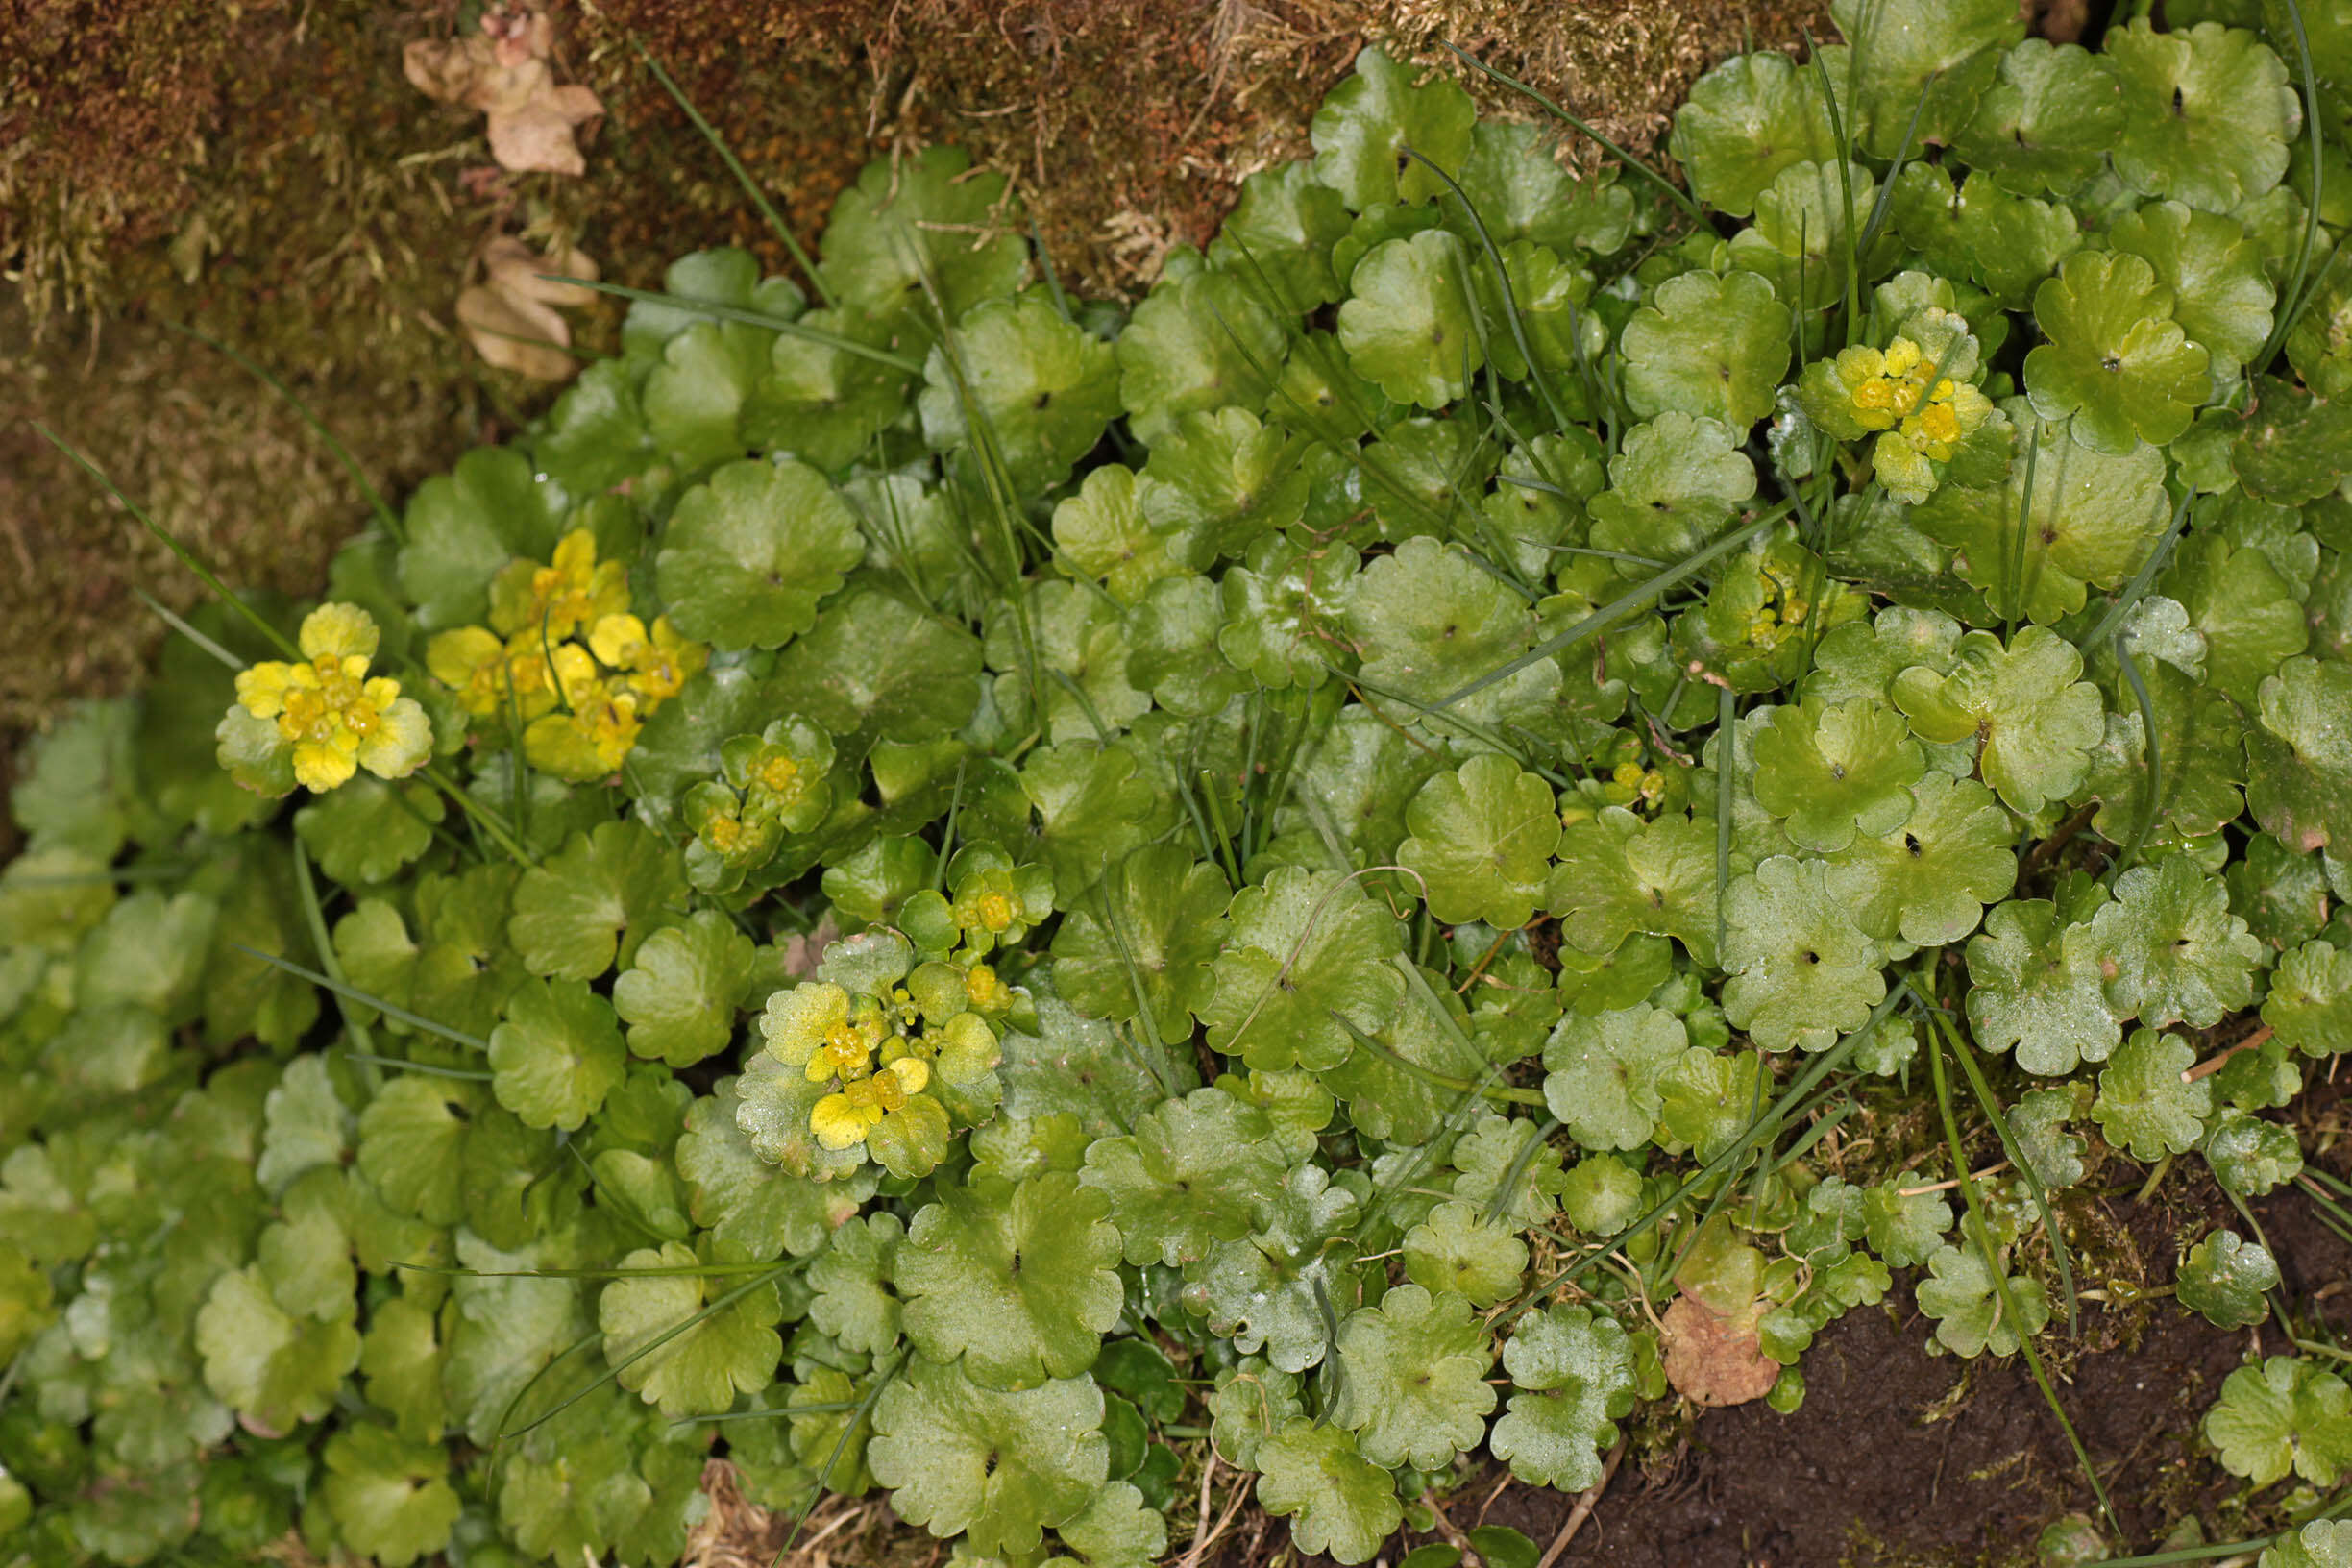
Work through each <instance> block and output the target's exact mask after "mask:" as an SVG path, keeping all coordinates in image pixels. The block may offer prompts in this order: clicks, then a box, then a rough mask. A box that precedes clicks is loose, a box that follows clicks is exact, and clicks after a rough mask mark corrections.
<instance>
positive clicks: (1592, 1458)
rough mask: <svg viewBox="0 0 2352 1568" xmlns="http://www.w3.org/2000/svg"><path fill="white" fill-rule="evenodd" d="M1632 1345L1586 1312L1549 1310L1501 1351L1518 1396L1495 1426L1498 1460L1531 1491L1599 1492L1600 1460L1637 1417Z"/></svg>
mask: <svg viewBox="0 0 2352 1568" xmlns="http://www.w3.org/2000/svg"><path fill="white" fill-rule="evenodd" d="M1633 1359H1634V1353H1633V1343H1632V1341H1631V1340H1630V1339H1629V1338H1628V1337H1627V1336H1626V1332H1625V1330H1624V1329H1622V1328H1620V1327H1618V1325H1617V1323H1616V1321H1615V1320H1614V1319H1612V1318H1609V1317H1605V1316H1601V1315H1598V1314H1596V1313H1595V1312H1594V1311H1593V1310H1592V1309H1591V1308H1589V1307H1549V1308H1546V1309H1544V1310H1543V1311H1536V1312H1531V1313H1530V1314H1529V1315H1528V1316H1527V1317H1525V1318H1522V1319H1521V1320H1520V1321H1519V1323H1518V1324H1517V1325H1516V1326H1515V1327H1514V1328H1513V1329H1512V1330H1511V1336H1510V1338H1509V1340H1508V1341H1507V1343H1505V1345H1504V1346H1503V1369H1504V1370H1505V1371H1507V1372H1508V1373H1509V1374H1510V1377H1511V1383H1512V1384H1513V1385H1514V1388H1515V1390H1516V1391H1514V1392H1513V1393H1512V1395H1511V1399H1510V1409H1509V1412H1508V1413H1507V1414H1506V1415H1504V1416H1503V1418H1502V1419H1500V1420H1498V1421H1497V1422H1496V1423H1495V1427H1494V1436H1493V1438H1492V1446H1493V1448H1494V1452H1495V1457H1496V1458H1500V1459H1504V1460H1506V1461H1507V1462H1508V1463H1509V1465H1510V1467H1511V1474H1512V1475H1514V1476H1516V1477H1518V1478H1519V1479H1520V1480H1521V1481H1523V1482H1527V1483H1528V1484H1529V1485H1531V1486H1551V1487H1556V1488H1557V1489H1558V1490H1560V1491H1563V1492H1578V1491H1583V1490H1586V1489H1588V1488H1590V1487H1592V1486H1595V1485H1598V1484H1599V1483H1600V1481H1601V1468H1602V1466H1601V1456H1602V1454H1603V1453H1604V1452H1605V1451H1606V1450H1607V1449H1609V1448H1611V1447H1613V1446H1614V1445H1615V1443H1616V1441H1617V1426H1616V1423H1617V1422H1618V1421H1619V1420H1620V1419H1622V1418H1623V1417H1625V1416H1627V1415H1629V1414H1630V1413H1632V1409H1633V1397H1634V1389H1635V1380H1634V1374H1633Z"/></svg>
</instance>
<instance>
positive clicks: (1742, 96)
mask: <svg viewBox="0 0 2352 1568" xmlns="http://www.w3.org/2000/svg"><path fill="white" fill-rule="evenodd" d="M1667 147H1668V149H1669V150H1670V151H1671V152H1672V153H1673V154H1674V156H1675V159H1676V161H1677V162H1678V163H1680V164H1681V165H1682V168H1683V172H1684V173H1685V174H1686V175H1687V176H1688V177H1689V179H1690V187H1691V194H1692V195H1694V196H1696V197H1698V198H1699V199H1700V200H1701V201H1702V202H1704V203H1705V204H1706V205H1707V206H1709V207H1711V208H1715V209H1717V210H1718V211H1722V212H1727V213H1729V214H1730V215H1731V216H1733V217H1735V218H1744V217H1746V216H1747V215H1748V214H1749V213H1751V212H1752V211H1754V210H1755V199H1756V195H1757V193H1758V192H1760V191H1762V190H1764V189H1765V188H1766V187H1767V186H1769V185H1770V184H1772V183H1773V178H1774V176H1776V175H1777V174H1778V173H1779V172H1780V171H1781V170H1782V169H1785V168H1787V167H1788V166H1789V165H1790V164H1792V163H1802V162H1807V161H1811V160H1815V159H1831V158H1835V157H1837V155H1838V137H1837V130H1836V128H1835V126H1834V125H1832V123H1831V121H1830V116H1829V107H1828V105H1827V103H1826V102H1825V100H1824V99H1823V97H1822V91H1821V83H1820V78H1819V77H1818V76H1817V75H1816V74H1815V73H1814V72H1813V71H1811V70H1810V69H1808V68H1806V67H1804V66H1801V65H1799V64H1798V63H1797V62H1796V61H1793V60H1791V59H1789V57H1788V56H1786V55H1784V54H1781V53H1780V52H1778V51H1777V50H1759V51H1757V52H1756V53H1754V54H1748V55H1733V56H1732V57H1731V58H1730V59H1728V60H1727V61H1723V63H1721V64H1719V65H1717V66H1715V67H1714V68H1713V69H1712V70H1710V71H1708V72H1707V73H1706V74H1705V75H1704V76H1702V77H1701V78H1700V79H1699V80H1698V81H1696V82H1694V83H1692V84H1691V89H1690V97H1689V98H1688V99H1686V100H1685V101H1684V102H1683V104H1682V105H1681V107H1680V108H1678V109H1677V110H1675V123H1674V134H1673V135H1672V136H1671V137H1670V138H1669V139H1668V141H1667Z"/></svg>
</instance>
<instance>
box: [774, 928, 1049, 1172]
mask: <svg viewBox="0 0 2352 1568" xmlns="http://www.w3.org/2000/svg"><path fill="white" fill-rule="evenodd" d="M926 976H927V978H926ZM910 986H911V987H912V990H911V991H910ZM959 992H961V994H960V995H959V994H958V993H959ZM966 998H968V999H969V1000H970V1001H971V1002H972V1003H973V1004H974V1005H975V1006H980V1005H990V1006H995V1005H1000V1004H1009V1003H1010V1001H1011V999H1012V995H1011V992H1010V991H1009V989H1008V988H1007V987H1006V986H1005V984H1004V982H1003V981H1001V980H999V979H998V978H997V977H996V973H995V971H994V970H992V969H991V968H989V967H988V966H987V965H985V964H978V965H974V966H972V968H970V969H969V970H968V971H965V972H963V973H961V974H959V973H958V972H957V971H956V970H955V969H954V968H953V967H951V966H948V965H944V964H941V965H929V966H925V967H924V969H923V970H922V971H920V972H919V973H918V975H917V976H916V977H915V978H914V979H913V980H911V981H910V982H909V984H908V985H898V986H894V987H892V988H891V990H890V993H889V994H888V995H887V996H882V995H869V994H855V993H852V992H847V991H845V990H844V989H843V988H841V987H840V986H837V985H834V984H832V983H831V982H828V981H811V982H808V983H806V984H803V985H800V986H798V987H796V988H795V989H793V990H792V991H789V992H777V993H776V995H774V996H773V997H771V998H770V999H769V1003H768V1007H767V1010H766V1012H765V1013H764V1014H763V1015H762V1016H761V1020H760V1029H761V1032H762V1033H763V1034H764V1035H765V1036H766V1038H767V1041H768V1049H769V1052H770V1054H771V1055H772V1056H774V1057H775V1058H776V1059H777V1060H778V1061H780V1062H782V1063H783V1064H784V1065H785V1066H788V1067H797V1068H799V1069H800V1072H801V1076H802V1077H803V1078H804V1079H805V1080H806V1081H807V1082H808V1084H809V1085H810V1086H812V1088H814V1087H816V1086H821V1085H822V1086H829V1088H828V1091H827V1092H825V1093H823V1094H821V1095H820V1096H819V1097H818V1098H817V1099H816V1101H815V1102H814V1103H813V1104H812V1105H811V1106H810V1107H809V1131H810V1133H811V1134H812V1135H814V1137H815V1138H816V1140H817V1142H818V1143H819V1144H820V1145H821V1146H822V1147H823V1148H825V1149H827V1150H830V1151H832V1152H833V1153H836V1154H840V1153H843V1152H844V1151H846V1150H851V1149H857V1148H859V1147H860V1146H861V1145H872V1146H873V1147H872V1148H871V1149H870V1150H869V1152H872V1153H874V1154H875V1155H876V1157H878V1158H879V1159H881V1161H882V1163H883V1164H885V1165H887V1166H889V1167H890V1168H892V1169H893V1170H896V1169H899V1168H900V1167H901V1166H904V1165H919V1167H920V1168H921V1169H924V1170H927V1169H929V1168H930V1167H931V1165H933V1164H937V1162H938V1160H939V1158H940V1157H941V1156H942V1155H943V1154H944V1153H945V1150H946V1139H947V1136H948V1130H949V1124H948V1119H947V1113H946V1110H945V1108H944V1106H943V1105H942V1104H941V1102H940V1100H939V1098H938V1092H939V1087H940V1086H941V1085H943V1084H945V1085H963V1086H969V1085H972V1084H975V1083H978V1082H980V1081H981V1080H983V1079H985V1078H986V1077H987V1076H988V1074H989V1073H990V1072H991V1071H992V1070H993V1069H994V1067H995V1066H996V1063H997V1061H998V1058H999V1052H998V1050H997V1045H996V1036H995V1032H994V1031H993V1030H992V1029H991V1028H990V1027H989V1025H988V1023H987V1022H986V1020H984V1019H983V1018H982V1017H980V1015H979V1014H978V1013H977V1012H973V1011H969V1010H963V1011H950V1010H954V1009H958V1008H961V1006H962V1003H963V1001H964V1000H965V999H966ZM943 1013H947V1014H948V1016H946V1017H941V1015H942V1014H943ZM926 1018H928V1019H929V1020H930V1021H929V1023H928V1025H927V1026H926V1021H925V1020H926ZM926 1090H929V1091H930V1092H925V1091H926ZM917 1156H919V1158H917Z"/></svg>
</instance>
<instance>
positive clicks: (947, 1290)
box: [896, 1171, 1122, 1388]
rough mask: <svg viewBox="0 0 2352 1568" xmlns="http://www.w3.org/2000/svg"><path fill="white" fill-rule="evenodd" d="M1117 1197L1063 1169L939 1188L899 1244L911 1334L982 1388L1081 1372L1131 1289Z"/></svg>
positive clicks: (900, 1272)
mask: <svg viewBox="0 0 2352 1568" xmlns="http://www.w3.org/2000/svg"><path fill="white" fill-rule="evenodd" d="M1110 1209H1111V1204H1110V1200H1109V1199H1108V1198H1107V1197H1105V1196H1104V1195H1103V1194H1101V1193H1100V1192H1098V1191H1096V1190H1095V1189H1094V1188H1082V1187H1080V1186H1079V1185H1078V1178H1077V1177H1075V1176H1073V1175H1071V1174H1069V1173H1068V1172H1066V1171H1046V1172H1043V1173H1041V1174H1040V1175H1037V1176H1033V1177H1031V1178H1029V1179H1028V1180H1027V1181H1024V1182H1021V1183H1018V1184H1013V1183H1008V1182H1004V1181H992V1180H986V1179H984V1180H982V1181H981V1182H979V1183H976V1184H974V1185H973V1186H971V1187H968V1188H961V1187H950V1188H942V1189H941V1191H940V1194H939V1197H938V1199H937V1200H936V1201H935V1202H932V1203H930V1204H927V1205H925V1206H924V1207H923V1209H922V1211H921V1213H918V1214H917V1215H916V1216H915V1223H914V1224H913V1225H912V1226H910V1227H909V1228H908V1230H907V1237H906V1242H905V1244H904V1245H903V1246H902V1247H900V1248H899V1251H898V1262H897V1267H896V1277H897V1285H898V1288H899V1290H900V1292H901V1293H902V1294H904V1295H905V1297H906V1298H907V1304H906V1330H907V1335H908V1337H910V1338H912V1339H913V1340H914V1341H915V1343H916V1344H917V1345H918V1346H919V1347H920V1349H921V1350H922V1353H923V1354H924V1355H926V1356H928V1357H930V1358H931V1359H932V1360H940V1361H952V1360H956V1358H958V1357H962V1358H963V1361H962V1365H963V1368H964V1371H965V1373H966V1375H967V1376H968V1377H969V1378H970V1379H971V1381H972V1382H974V1383H976V1384H980V1385H981V1386H982V1387H985V1388H1035V1387H1038V1386H1040V1385H1041V1384H1045V1383H1047V1382H1048V1381H1049V1380H1051V1379H1057V1378H1069V1377H1073V1376H1075V1375H1077V1374H1078V1373H1081V1372H1084V1371H1085V1370H1086V1369H1087V1368H1088V1367H1089V1366H1091V1365H1092V1364H1093V1362H1094V1353H1095V1351H1096V1350H1097V1349H1098V1348H1099V1347H1100V1345H1101V1343H1102V1336H1103V1335H1104V1334H1105V1333H1106V1332H1108V1331H1109V1329H1110V1327H1111V1325H1112V1324H1113V1322H1115V1320H1116V1319H1117V1317H1118V1313H1119V1304H1120V1301H1121V1299H1122V1297H1121V1295H1120V1290H1119V1283H1118V1274H1117V1267H1118V1260H1119V1250H1120V1249H1119V1234H1118V1232H1117V1230H1116V1229H1115V1228H1114V1227H1113V1226H1111V1225H1109V1224H1107V1223H1105V1221H1104V1218H1103V1216H1104V1215H1106V1214H1107V1213H1110Z"/></svg>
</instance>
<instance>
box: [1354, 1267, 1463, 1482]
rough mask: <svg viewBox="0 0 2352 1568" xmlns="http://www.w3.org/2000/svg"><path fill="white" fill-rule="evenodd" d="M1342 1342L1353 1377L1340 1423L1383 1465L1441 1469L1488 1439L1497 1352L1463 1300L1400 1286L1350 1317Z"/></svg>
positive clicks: (1360, 1449) (1363, 1450)
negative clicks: (1490, 1379) (1490, 1378)
mask: <svg viewBox="0 0 2352 1568" xmlns="http://www.w3.org/2000/svg"><path fill="white" fill-rule="evenodd" d="M1338 1344H1339V1365H1340V1366H1342V1367H1343V1368H1345V1376H1344V1378H1343V1379H1342V1381H1341V1383H1340V1386H1339V1395H1338V1398H1337V1400H1336V1402H1335V1404H1334V1405H1333V1407H1332V1411H1331V1418H1332V1420H1333V1421H1334V1422H1335V1423H1336V1424H1338V1425H1339V1426H1342V1427H1345V1428H1347V1429H1348V1430H1349V1431H1351V1432H1353V1433H1356V1444H1357V1449H1358V1452H1360V1454H1362V1455H1363V1457H1364V1458H1367V1459H1370V1460H1371V1461H1372V1462H1373V1463H1374V1464H1378V1465H1383V1466H1386V1467H1388V1468H1391V1469H1393V1468H1395V1467H1396V1466H1398V1465H1406V1464H1409V1465H1411V1466H1412V1467H1413V1468H1415V1469H1417V1470H1437V1469H1442V1468H1443V1467H1444V1466H1446V1465H1448V1464H1450V1463H1452V1462H1453V1460H1454V1457H1455V1456H1456V1455H1457V1454H1460V1453H1463V1452H1465V1451H1467V1450H1469V1449H1472V1448H1475V1447H1477V1446H1478V1443H1479V1439H1481V1438H1482V1437H1483V1436H1484V1435H1485V1434H1486V1412H1487V1411H1489V1410H1491V1409H1494V1406H1495V1391H1494V1390H1493V1389H1492V1388H1490V1387H1488V1386H1487V1384H1486V1369H1487V1367H1489V1366H1490V1365H1492V1364H1493V1362H1494V1353H1493V1352H1492V1351H1491V1350H1490V1349H1488V1348H1487V1339H1486V1333H1485V1325H1484V1324H1483V1323H1482V1322H1480V1321H1479V1320H1478V1319H1477V1318H1475V1317H1474V1316H1473V1315H1472V1314H1471V1311H1470V1304H1469V1303H1468V1302H1466V1301H1464V1300H1463V1299H1462V1298H1461V1297H1459V1296H1458V1295H1453V1294H1450V1293H1449V1294H1444V1295H1434V1296H1433V1295H1432V1294H1430V1293H1429V1292H1428V1291H1427V1290H1425V1289H1423V1288H1422V1287H1421V1286H1417V1285H1400V1286H1393V1287H1391V1288H1390V1289H1389V1291H1388V1293H1387V1294H1386V1295H1385V1296H1384V1297H1382V1298H1381V1304H1380V1305H1379V1306H1377V1307H1371V1308H1366V1309H1365V1310H1363V1311H1359V1312H1353V1313H1351V1314H1349V1316H1348V1318H1347V1320H1346V1321H1345V1322H1343V1323H1341V1324H1340V1325H1339V1341H1338Z"/></svg>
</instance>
